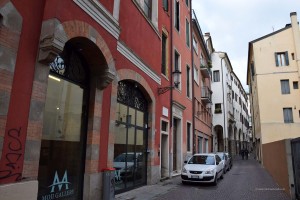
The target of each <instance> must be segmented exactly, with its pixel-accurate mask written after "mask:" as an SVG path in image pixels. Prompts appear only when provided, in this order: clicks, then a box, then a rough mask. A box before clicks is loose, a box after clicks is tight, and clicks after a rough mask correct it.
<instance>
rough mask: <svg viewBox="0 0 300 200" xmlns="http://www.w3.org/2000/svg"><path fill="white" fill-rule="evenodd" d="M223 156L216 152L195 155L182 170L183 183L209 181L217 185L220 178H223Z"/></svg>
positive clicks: (186, 162)
mask: <svg viewBox="0 0 300 200" xmlns="http://www.w3.org/2000/svg"><path fill="white" fill-rule="evenodd" d="M221 161H222V160H221V158H220V157H219V156H218V155H217V154H214V153H201V154H195V155H193V156H192V157H191V158H190V159H189V160H188V161H185V162H184V163H185V165H184V166H183V168H182V170H181V179H182V183H183V184H184V183H186V182H207V183H213V184H214V185H217V182H218V179H219V178H221V179H222V178H223V164H222V162H221Z"/></svg>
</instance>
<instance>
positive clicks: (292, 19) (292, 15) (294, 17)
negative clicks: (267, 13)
mask: <svg viewBox="0 0 300 200" xmlns="http://www.w3.org/2000/svg"><path fill="white" fill-rule="evenodd" d="M290 17H291V22H292V26H293V27H295V26H297V25H298V21H297V13H296V12H291V14H290Z"/></svg>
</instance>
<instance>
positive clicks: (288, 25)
mask: <svg viewBox="0 0 300 200" xmlns="http://www.w3.org/2000/svg"><path fill="white" fill-rule="evenodd" d="M289 28H292V25H291V24H287V25H286V26H285V27H284V28H281V29H279V30H277V31H275V32H273V33H269V34H267V35H264V36H262V37H260V38H257V39H255V40H252V41H251V42H249V44H248V61H247V79H246V80H247V82H246V84H247V85H249V84H250V81H249V70H250V69H249V67H250V50H251V48H252V46H253V44H254V43H255V42H258V41H261V40H263V39H266V38H268V37H271V36H273V35H276V34H277V33H280V32H282V31H285V30H287V29H289Z"/></svg>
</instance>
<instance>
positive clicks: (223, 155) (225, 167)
mask: <svg viewBox="0 0 300 200" xmlns="http://www.w3.org/2000/svg"><path fill="white" fill-rule="evenodd" d="M216 154H217V155H218V156H220V158H221V160H222V164H223V171H224V174H226V172H227V171H229V161H228V156H227V155H226V153H225V152H216Z"/></svg>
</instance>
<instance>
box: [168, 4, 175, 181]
mask: <svg viewBox="0 0 300 200" xmlns="http://www.w3.org/2000/svg"><path fill="white" fill-rule="evenodd" d="M169 2H170V15H171V17H170V29H171V30H170V38H171V48H170V49H171V51H170V52H171V55H170V60H171V62H170V63H171V70H170V88H172V87H173V73H172V72H173V1H169ZM172 136H173V89H171V91H170V139H169V141H170V145H169V177H170V178H171V177H172V171H171V168H172V167H173V153H174V152H173V153H171V149H173V138H172ZM170 147H171V148H170Z"/></svg>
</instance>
